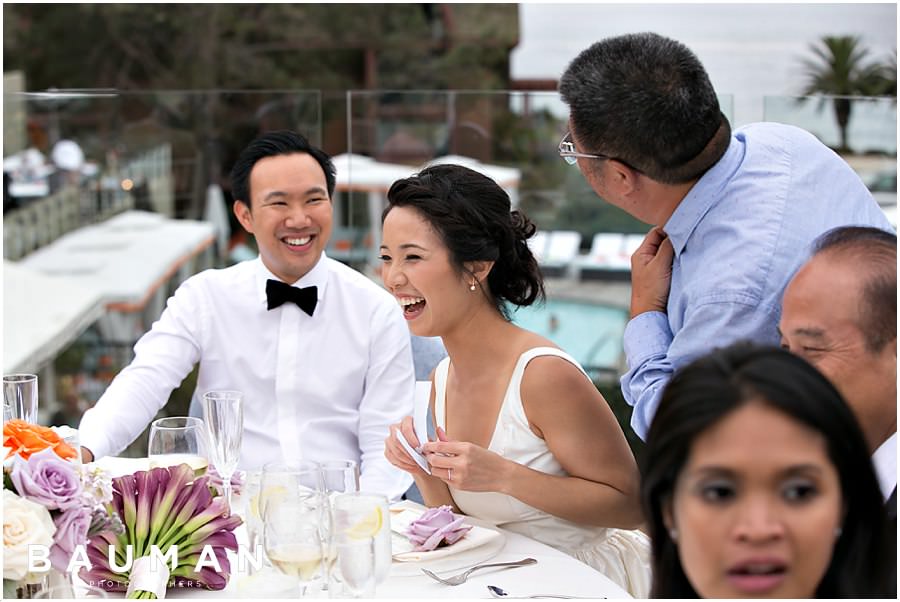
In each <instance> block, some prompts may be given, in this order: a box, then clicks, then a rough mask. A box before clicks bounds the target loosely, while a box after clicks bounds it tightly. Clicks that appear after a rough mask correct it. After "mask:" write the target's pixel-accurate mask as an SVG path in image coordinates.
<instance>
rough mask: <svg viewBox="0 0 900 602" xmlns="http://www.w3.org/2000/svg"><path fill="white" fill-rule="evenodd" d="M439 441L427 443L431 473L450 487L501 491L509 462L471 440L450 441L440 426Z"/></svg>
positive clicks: (424, 450) (426, 448)
mask: <svg viewBox="0 0 900 602" xmlns="http://www.w3.org/2000/svg"><path fill="white" fill-rule="evenodd" d="M437 436H438V440H437V441H431V442H429V443H426V444H425V445H424V446H423V448H422V453H423V454H424V455H425V457H426V458H427V459H428V463H429V464H430V465H431V474H432V476H436V477H437V478H439V479H440V480H442V481H443V482H444V483H446V484H447V485H448V486H450V487H453V488H454V489H462V490H465V491H502V485H501V483H503V482H504V480H505V477H506V474H507V469H508V467H509V464H510V461H509V460H507V459H505V458H504V457H503V456H501V455H499V454H496V453H494V452H492V451H490V450H487V449H485V448H483V447H481V446H479V445H475V444H474V443H469V442H468V441H451V440H450V439H449V438H448V437H447V433H446V432H444V429H442V428H440V427H438V429H437Z"/></svg>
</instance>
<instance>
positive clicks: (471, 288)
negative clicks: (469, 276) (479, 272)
mask: <svg viewBox="0 0 900 602" xmlns="http://www.w3.org/2000/svg"><path fill="white" fill-rule="evenodd" d="M469 290H470V291H474V290H475V281H474V280H473V281H472V284H470V285H469Z"/></svg>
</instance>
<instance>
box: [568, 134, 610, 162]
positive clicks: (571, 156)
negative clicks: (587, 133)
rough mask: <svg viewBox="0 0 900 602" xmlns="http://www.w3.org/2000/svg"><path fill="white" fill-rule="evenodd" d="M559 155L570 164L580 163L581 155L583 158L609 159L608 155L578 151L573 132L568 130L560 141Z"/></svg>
mask: <svg viewBox="0 0 900 602" xmlns="http://www.w3.org/2000/svg"><path fill="white" fill-rule="evenodd" d="M559 156H560V157H562V158H563V159H564V160H565V162H566V163H568V164H569V165H575V164H576V163H578V158H579V157H580V158H582V159H609V157H608V156H607V155H589V154H588V153H579V152H578V151H576V150H575V143H574V142H572V132H566V135H565V136H563V138H562V140H560V141H559Z"/></svg>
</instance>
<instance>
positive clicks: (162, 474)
mask: <svg viewBox="0 0 900 602" xmlns="http://www.w3.org/2000/svg"><path fill="white" fill-rule="evenodd" d="M113 506H114V508H115V512H116V514H117V515H118V516H119V517H120V518H121V520H122V522H123V523H124V525H125V529H124V530H123V532H122V533H119V534H115V533H111V532H104V533H99V534H97V535H96V536H94V537H92V538H91V539H90V543H89V544H88V549H87V553H88V557H89V558H90V560H91V563H92V568H91V569H89V570H87V569H83V570H82V571H81V572H80V573H79V576H80V577H81V578H82V579H83V580H84V581H86V582H88V583H90V584H92V585H95V586H98V587H101V588H103V589H106V590H107V591H125V592H127V596H128V597H129V598H161V597H163V596H164V595H165V590H166V587H194V588H205V589H211V590H220V589H223V588H224V587H225V585H226V584H227V583H228V578H229V576H230V573H231V566H230V563H229V560H228V557H227V553H226V550H237V540H236V538H235V535H234V532H233V531H234V528H235V527H237V526H238V525H240V524H241V522H242V521H241V519H240V517H238V516H235V515H232V514H231V513H230V510H229V508H228V504H227V503H226V501H225V498H224V497H221V496H219V497H213V494H212V492H211V490H210V485H209V477H208V476H202V477H200V478H195V475H194V470H193V469H192V468H191V467H190V466H188V465H187V464H179V465H177V466H170V467H166V468H151V469H150V470H149V471H138V472H136V473H134V474H133V475H127V476H123V477H117V478H115V479H113ZM154 548H155V550H154ZM154 555H156V558H155V559H154ZM154 567H155V568H154Z"/></svg>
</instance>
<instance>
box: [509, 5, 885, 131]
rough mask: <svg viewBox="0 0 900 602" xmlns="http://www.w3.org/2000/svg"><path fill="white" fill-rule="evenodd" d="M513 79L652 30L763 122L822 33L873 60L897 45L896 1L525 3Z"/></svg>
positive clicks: (740, 109)
mask: <svg viewBox="0 0 900 602" xmlns="http://www.w3.org/2000/svg"><path fill="white" fill-rule="evenodd" d="M519 27H520V35H519V45H518V47H517V48H516V49H514V50H513V53H512V57H511V66H510V70H511V76H512V78H513V79H529V78H539V79H544V78H553V79H556V78H558V77H559V75H560V74H561V73H562V72H563V71H564V70H565V68H566V66H567V65H568V63H569V62H570V61H571V60H572V59H573V58H575V57H576V56H577V55H578V53H579V52H581V51H582V50H584V49H585V48H587V47H588V46H590V45H591V44H593V43H594V42H596V41H598V40H600V39H602V38H605V37H608V36H614V35H620V34H623V33H632V32H639V31H654V32H656V33H659V34H662V35H666V36H669V37H672V38H674V39H677V40H679V41H681V42H683V43H684V44H686V45H687V46H688V47H689V48H691V49H692V50H693V51H694V52H695V53H696V54H697V56H698V57H699V58H700V60H701V62H703V64H704V66H705V67H706V69H707V71H708V73H709V75H710V79H711V80H712V83H713V86H714V87H715V88H716V91H717V92H719V93H720V94H730V95H733V97H734V118H735V119H734V121H736V122H737V123H746V122H748V121H756V120H759V119H762V117H763V115H762V113H763V103H764V101H763V97H764V96H766V95H794V94H800V93H801V92H802V89H803V86H804V78H803V64H802V60H803V59H804V58H811V56H812V55H811V52H810V50H809V45H810V44H812V43H815V42H817V41H818V40H819V39H820V38H821V37H822V36H825V35H859V36H860V37H861V38H862V42H863V43H864V44H865V45H867V46H868V47H870V48H871V51H872V52H871V57H872V58H878V59H882V60H883V59H886V58H887V57H888V56H890V55H891V54H893V53H894V52H895V49H896V47H897V6H896V4H892V3H881V4H861V3H831V4H822V3H816V4H813V3H803V4H797V3H795V4H761V3H755V4H748V3H742V4H737V3H715V4H711V3H706V4H700V3H693V4H688V3H674V2H669V3H657V4H644V3H630V4H621V3H619V4H612V3H596V2H594V3H582V4H555V3H554V4H549V3H523V4H520V6H519Z"/></svg>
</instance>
